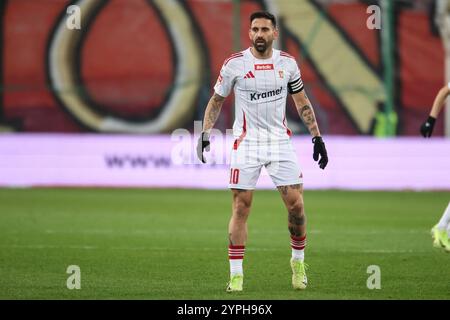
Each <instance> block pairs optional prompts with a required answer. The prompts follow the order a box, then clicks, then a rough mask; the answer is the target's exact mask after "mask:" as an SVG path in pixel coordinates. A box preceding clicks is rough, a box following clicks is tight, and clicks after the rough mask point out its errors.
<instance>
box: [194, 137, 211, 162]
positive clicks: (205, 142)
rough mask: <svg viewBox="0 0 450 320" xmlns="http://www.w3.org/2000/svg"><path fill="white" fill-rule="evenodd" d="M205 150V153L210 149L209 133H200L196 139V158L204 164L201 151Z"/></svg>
mask: <svg viewBox="0 0 450 320" xmlns="http://www.w3.org/2000/svg"><path fill="white" fill-rule="evenodd" d="M205 149H206V151H209V149H210V142H209V133H207V132H202V134H201V135H200V137H199V138H198V143H197V157H198V158H199V159H200V161H201V162H203V163H206V160H205V157H203V150H205Z"/></svg>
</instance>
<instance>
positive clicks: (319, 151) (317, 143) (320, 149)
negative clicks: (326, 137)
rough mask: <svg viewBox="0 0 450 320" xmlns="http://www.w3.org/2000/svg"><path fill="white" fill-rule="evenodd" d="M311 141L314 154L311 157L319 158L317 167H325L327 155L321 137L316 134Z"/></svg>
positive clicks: (315, 159)
mask: <svg viewBox="0 0 450 320" xmlns="http://www.w3.org/2000/svg"><path fill="white" fill-rule="evenodd" d="M312 142H313V143H314V154H313V159H314V161H317V160H319V155H320V156H321V157H320V160H319V167H320V169H325V167H326V166H327V163H328V155H327V149H325V143H323V140H322V137H320V136H317V137H314V138H313V139H312Z"/></svg>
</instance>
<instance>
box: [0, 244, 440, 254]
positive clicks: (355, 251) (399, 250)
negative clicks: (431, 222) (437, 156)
mask: <svg viewBox="0 0 450 320" xmlns="http://www.w3.org/2000/svg"><path fill="white" fill-rule="evenodd" d="M0 247H2V248H17V249H41V250H43V249H76V250H79V249H82V250H133V251H178V250H180V249H182V250H183V251H218V250H220V249H223V248H222V247H220V248H198V247H195V248H189V247H188V248H166V247H123V246H122V247H115V246H113V247H98V246H80V245H67V246H58V245H46V244H32V245H14V244H12V245H0ZM283 249H286V250H288V249H289V246H288V245H287V246H286V248H251V247H249V248H246V251H250V252H265V251H273V252H275V251H280V250H283ZM224 250H225V249H224ZM225 251H226V250H225ZM288 251H289V250H288ZM431 251H432V250H429V251H424V250H421V251H418V250H412V249H409V250H405V249H398V250H391V249H371V250H345V249H344V250H336V252H342V253H428V252H431Z"/></svg>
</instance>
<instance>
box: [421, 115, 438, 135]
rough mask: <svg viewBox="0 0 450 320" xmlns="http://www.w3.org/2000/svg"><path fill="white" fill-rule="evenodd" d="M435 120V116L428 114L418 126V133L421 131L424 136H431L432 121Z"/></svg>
mask: <svg viewBox="0 0 450 320" xmlns="http://www.w3.org/2000/svg"><path fill="white" fill-rule="evenodd" d="M435 122H436V118H434V117H432V116H429V117H428V119H427V121H425V122H424V123H423V124H422V125H421V126H420V133H422V135H423V137H424V138H429V137H431V134H432V133H433V128H434V123H435Z"/></svg>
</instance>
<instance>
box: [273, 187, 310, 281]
mask: <svg viewBox="0 0 450 320" xmlns="http://www.w3.org/2000/svg"><path fill="white" fill-rule="evenodd" d="M278 190H279V191H280V194H281V197H282V198H283V201H284V204H285V205H286V208H287V211H288V228H289V232H290V234H291V248H292V257H291V268H292V286H293V287H294V289H305V288H306V285H307V283H308V280H307V277H306V264H305V262H304V260H305V253H304V250H305V246H306V215H305V212H304V205H303V187H302V185H301V184H294V185H288V186H279V187H278Z"/></svg>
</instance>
